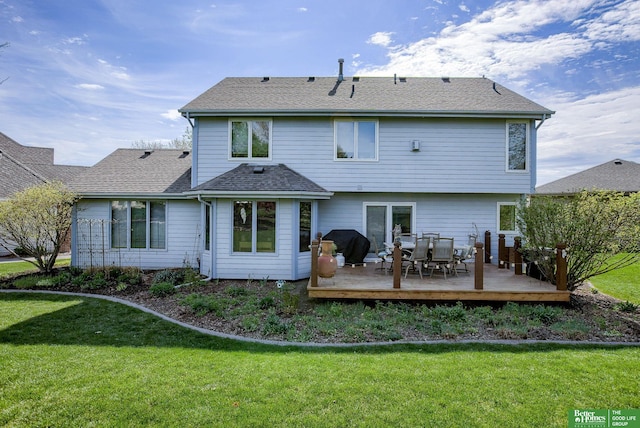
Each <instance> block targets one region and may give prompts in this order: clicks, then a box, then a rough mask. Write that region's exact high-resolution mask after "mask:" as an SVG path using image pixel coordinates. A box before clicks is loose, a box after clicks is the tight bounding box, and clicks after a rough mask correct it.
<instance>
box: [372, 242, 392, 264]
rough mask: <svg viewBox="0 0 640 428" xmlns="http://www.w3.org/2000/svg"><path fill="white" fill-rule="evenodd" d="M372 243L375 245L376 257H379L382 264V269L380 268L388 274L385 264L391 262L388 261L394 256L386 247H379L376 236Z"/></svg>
mask: <svg viewBox="0 0 640 428" xmlns="http://www.w3.org/2000/svg"><path fill="white" fill-rule="evenodd" d="M371 242H372V243H373V247H374V251H375V254H376V256H378V258H379V259H380V261H381V262H382V267H380V269H382V270H383V271H385V272H386V271H387V268H386V267H385V263H387V262H389V261H390V260H389V259H388V257H390V256H391V255H392V253H391V252H390V251H389V250H388V249H387V248H385V247H384V246H380V245H378V241H376V237H375V236H372V237H371Z"/></svg>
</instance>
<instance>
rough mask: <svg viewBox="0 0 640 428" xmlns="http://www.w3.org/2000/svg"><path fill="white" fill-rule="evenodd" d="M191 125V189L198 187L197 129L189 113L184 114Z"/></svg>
mask: <svg viewBox="0 0 640 428" xmlns="http://www.w3.org/2000/svg"><path fill="white" fill-rule="evenodd" d="M183 117H184V118H185V119H187V122H189V125H191V156H192V159H191V187H196V186H197V185H198V168H197V167H196V165H198V127H197V126H196V123H195V122H194V121H193V120H192V118H191V115H190V114H189V112H186V113H185V114H184V116H183Z"/></svg>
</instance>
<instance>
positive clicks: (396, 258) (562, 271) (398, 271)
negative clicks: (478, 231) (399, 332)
mask: <svg viewBox="0 0 640 428" xmlns="http://www.w3.org/2000/svg"><path fill="white" fill-rule="evenodd" d="M321 236H322V234H320V233H318V238H317V239H314V240H313V241H312V242H311V281H310V285H311V287H317V286H318V256H319V252H318V249H319V247H320V241H321ZM498 243H499V246H498V254H499V255H502V256H501V257H500V261H499V262H498V267H502V268H504V267H505V266H500V265H501V264H502V265H506V267H509V264H514V267H515V269H514V271H515V275H522V254H521V253H520V251H519V249H520V245H521V241H520V238H519V237H516V238H515V240H514V246H513V247H512V248H513V250H512V252H513V258H512V260H513V261H512V262H511V263H507V260H505V258H503V257H504V255H505V254H508V252H506V250H505V248H506V247H505V239H504V235H503V234H500V235H499V240H498ZM566 248H567V246H566V245H565V244H563V243H558V244H557V245H556V249H555V253H556V289H557V290H559V291H566V290H567V259H566ZM483 249H484V244H483V243H482V242H476V244H475V263H474V264H475V268H474V289H476V290H483V289H484V267H483V261H484V262H486V252H485V251H484V250H483ZM509 260H511V259H509ZM392 266H393V269H392V270H393V288H396V289H399V288H401V278H402V250H401V249H400V243H399V242H395V243H394V247H393V263H392Z"/></svg>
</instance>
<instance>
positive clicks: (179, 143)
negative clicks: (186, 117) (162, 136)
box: [131, 126, 193, 150]
mask: <svg viewBox="0 0 640 428" xmlns="http://www.w3.org/2000/svg"><path fill="white" fill-rule="evenodd" d="M192 146H193V131H192V130H191V127H190V126H187V127H186V129H185V131H184V133H183V134H182V137H180V138H174V139H173V140H171V141H169V142H168V143H165V142H162V141H159V140H157V141H145V140H138V141H134V142H133V144H131V147H132V148H134V149H151V150H156V149H182V150H191V147H192Z"/></svg>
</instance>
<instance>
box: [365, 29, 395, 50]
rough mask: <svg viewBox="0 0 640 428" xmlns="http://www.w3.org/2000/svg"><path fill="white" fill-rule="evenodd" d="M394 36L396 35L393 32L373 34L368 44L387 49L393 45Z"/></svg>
mask: <svg viewBox="0 0 640 428" xmlns="http://www.w3.org/2000/svg"><path fill="white" fill-rule="evenodd" d="M393 34H394V33H391V32H383V31H379V32H377V33H374V34H372V35H371V36H370V37H369V40H367V43H369V44H372V45H378V46H384V47H387V46H389V45H390V44H391V36H393Z"/></svg>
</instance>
